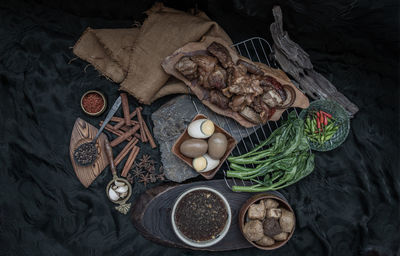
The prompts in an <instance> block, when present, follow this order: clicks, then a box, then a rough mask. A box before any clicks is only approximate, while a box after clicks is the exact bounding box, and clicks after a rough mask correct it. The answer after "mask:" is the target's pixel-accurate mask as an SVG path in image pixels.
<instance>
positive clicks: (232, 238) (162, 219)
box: [131, 180, 254, 251]
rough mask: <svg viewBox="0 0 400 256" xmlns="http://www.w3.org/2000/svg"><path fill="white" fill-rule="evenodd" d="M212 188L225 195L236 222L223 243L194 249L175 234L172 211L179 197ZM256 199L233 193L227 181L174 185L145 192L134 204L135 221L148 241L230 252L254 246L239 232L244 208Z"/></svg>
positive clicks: (249, 195)
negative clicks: (198, 187) (240, 218)
mask: <svg viewBox="0 0 400 256" xmlns="http://www.w3.org/2000/svg"><path fill="white" fill-rule="evenodd" d="M201 185H203V186H209V187H211V188H214V189H216V190H218V191H219V192H221V193H222V194H223V195H224V196H225V197H226V199H227V200H228V202H229V205H230V207H231V210H232V223H231V227H230V229H229V231H228V234H227V235H226V237H225V238H224V239H222V240H221V241H220V242H219V243H217V244H215V245H213V246H211V247H208V248H193V247H190V246H188V245H186V244H184V243H183V242H182V241H181V240H180V239H179V238H178V237H177V236H176V235H175V233H174V231H173V229H172V224H171V211H172V207H173V205H174V203H175V200H176V199H177V198H178V196H179V195H180V194H181V193H182V192H184V191H185V190H187V189H189V188H191V187H195V186H201ZM251 196H254V194H253V193H237V192H232V191H231V190H230V189H229V188H228V187H227V186H226V184H225V180H210V181H198V182H193V183H189V184H181V185H179V184H170V185H163V186H159V187H155V188H152V189H149V190H147V191H146V192H145V193H143V194H142V195H141V196H140V197H139V198H137V200H136V201H135V202H134V204H133V208H132V216H131V217H132V222H133V224H134V225H135V227H136V229H137V230H138V231H139V232H140V233H141V234H142V235H143V236H144V237H145V238H146V239H148V240H151V241H153V242H156V243H159V244H161V245H164V246H171V247H179V248H187V249H193V250H206V251H228V250H237V249H243V248H249V247H252V245H251V244H250V243H249V242H248V241H247V240H246V239H245V238H244V237H243V235H242V233H241V232H240V229H239V221H238V218H239V212H240V208H241V207H242V205H243V204H244V203H245V202H246V200H247V199H249V198H250V197H251Z"/></svg>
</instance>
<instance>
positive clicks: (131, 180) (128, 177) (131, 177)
mask: <svg viewBox="0 0 400 256" xmlns="http://www.w3.org/2000/svg"><path fill="white" fill-rule="evenodd" d="M126 179H127V180H128V181H129V183H131V184H133V176H132V175H131V174H130V173H128V175H127V176H126Z"/></svg>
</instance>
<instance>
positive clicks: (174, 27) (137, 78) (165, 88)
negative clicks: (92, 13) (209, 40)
mask: <svg viewBox="0 0 400 256" xmlns="http://www.w3.org/2000/svg"><path fill="white" fill-rule="evenodd" d="M146 14H147V15H148V17H147V19H146V20H145V21H144V23H143V25H142V26H141V27H140V28H127V29H91V28H90V27H89V28H87V29H86V31H85V32H84V33H83V35H82V36H81V37H80V38H79V40H78V41H77V42H76V44H75V46H74V48H73V52H74V54H75V55H77V56H78V57H79V58H81V59H83V60H86V61H87V62H89V63H91V64H92V65H93V66H94V67H95V68H96V69H97V70H98V71H99V72H101V73H102V74H103V75H104V76H106V77H108V78H110V79H111V80H113V81H114V82H116V83H121V87H120V90H123V91H126V92H128V93H130V94H131V95H133V96H134V97H136V98H137V99H138V100H139V101H140V102H142V103H144V104H150V103H152V102H153V101H154V100H156V99H158V98H160V97H163V96H165V95H169V94H176V93H188V92H189V90H188V87H187V86H186V85H185V84H184V83H183V82H181V81H178V80H177V79H175V78H172V77H171V78H170V76H169V75H168V74H166V73H165V72H164V70H163V69H162V67H161V62H162V61H163V60H164V58H165V57H167V56H168V55H170V54H172V53H173V52H174V51H175V50H176V49H178V48H180V47H182V46H183V45H185V44H187V43H189V42H195V41H199V40H200V39H201V38H202V37H203V36H205V35H210V36H214V37H220V38H222V39H223V40H225V41H227V42H228V43H229V44H232V41H231V39H230V38H229V36H228V35H227V34H226V33H225V31H224V30H223V29H222V28H221V27H220V26H219V25H218V24H217V23H215V22H214V21H211V20H210V18H208V17H207V15H206V14H205V13H203V12H199V13H198V14H196V15H191V14H189V13H186V12H182V11H178V10H175V9H171V8H168V7H165V6H164V5H162V4H161V3H157V4H155V5H154V6H153V7H152V8H150V9H149V10H148V11H146Z"/></svg>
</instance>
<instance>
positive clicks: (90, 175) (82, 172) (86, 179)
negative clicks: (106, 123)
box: [69, 118, 109, 188]
mask: <svg viewBox="0 0 400 256" xmlns="http://www.w3.org/2000/svg"><path fill="white" fill-rule="evenodd" d="M97 131H98V130H97V128H96V127H94V126H92V125H91V124H89V123H87V122H86V121H84V120H82V119H80V118H77V119H76V121H75V124H74V128H73V129H72V134H71V140H70V143H69V156H70V158H71V163H72V166H73V168H74V171H75V173H76V176H77V177H78V179H79V180H80V181H81V183H82V184H83V186H85V187H86V188H87V187H89V186H90V184H92V182H93V181H94V180H95V179H96V177H97V176H98V175H99V174H100V173H101V172H102V171H103V170H104V168H106V166H107V165H108V164H109V161H108V158H107V156H106V152H105V149H104V141H105V140H106V138H107V137H106V135H105V134H101V135H100V136H99V138H98V139H97V142H96V147H97V152H98V156H97V159H96V161H95V162H94V163H93V164H92V165H89V166H80V165H79V164H77V163H75V160H74V156H73V154H74V150H75V149H76V148H77V147H78V146H79V145H81V144H83V143H85V142H89V141H91V140H92V139H93V138H94V137H95V136H96V134H97Z"/></svg>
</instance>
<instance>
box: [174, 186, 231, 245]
mask: <svg viewBox="0 0 400 256" xmlns="http://www.w3.org/2000/svg"><path fill="white" fill-rule="evenodd" d="M227 219H228V213H227V211H226V208H225V205H224V203H223V201H222V200H221V198H219V197H218V196H217V195H216V194H215V193H213V192H210V191H208V190H197V191H193V192H190V193H189V194H187V195H185V196H184V197H183V198H182V200H181V201H180V202H179V203H178V206H177V208H176V213H175V221H176V224H177V226H178V229H179V230H180V231H181V232H182V233H183V234H184V235H185V236H186V237H188V238H190V239H193V240H196V241H206V240H210V239H214V238H216V237H217V235H219V234H220V233H221V231H222V230H223V228H224V227H225V224H226V221H227Z"/></svg>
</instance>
